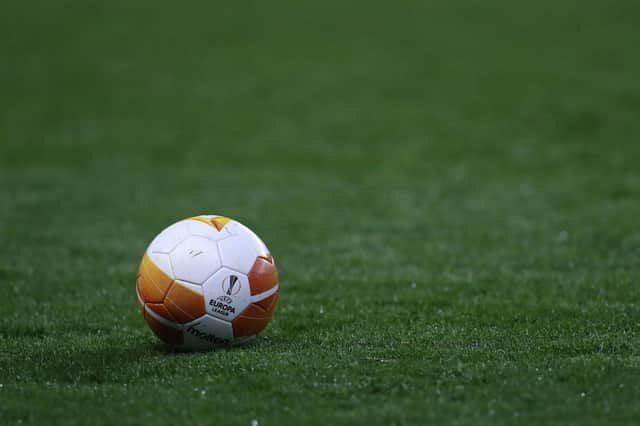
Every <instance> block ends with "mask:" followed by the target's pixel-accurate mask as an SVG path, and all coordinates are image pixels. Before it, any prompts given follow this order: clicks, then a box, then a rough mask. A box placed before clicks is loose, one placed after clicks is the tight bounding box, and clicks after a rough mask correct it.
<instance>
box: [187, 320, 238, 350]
mask: <svg viewBox="0 0 640 426" xmlns="http://www.w3.org/2000/svg"><path fill="white" fill-rule="evenodd" d="M232 341H233V328H232V327H231V323H230V322H228V321H223V320H221V319H218V318H214V317H212V316H210V315H204V316H202V317H200V318H198V319H196V320H195V321H192V322H190V323H188V324H185V326H184V345H185V346H186V347H189V348H193V349H210V348H215V347H217V346H226V345H229V344H230V343H231V342H232Z"/></svg>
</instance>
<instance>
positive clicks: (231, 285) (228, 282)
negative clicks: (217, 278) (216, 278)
mask: <svg viewBox="0 0 640 426" xmlns="http://www.w3.org/2000/svg"><path fill="white" fill-rule="evenodd" d="M241 288H242V283H241V282H240V279H239V278H238V277H237V276H235V275H229V276H228V277H227V278H225V279H224V280H223V281H222V291H224V292H225V293H226V294H227V296H235V295H236V294H238V293H239V292H240V289H241Z"/></svg>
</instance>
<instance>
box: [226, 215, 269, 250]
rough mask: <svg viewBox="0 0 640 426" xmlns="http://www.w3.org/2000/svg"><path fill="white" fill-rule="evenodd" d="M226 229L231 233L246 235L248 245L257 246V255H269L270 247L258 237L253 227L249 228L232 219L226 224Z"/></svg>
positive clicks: (245, 239)
mask: <svg viewBox="0 0 640 426" xmlns="http://www.w3.org/2000/svg"><path fill="white" fill-rule="evenodd" d="M225 229H227V230H228V231H229V233H230V234H231V235H238V236H244V241H246V244H247V245H250V246H252V247H254V248H255V250H256V253H257V254H256V255H257V256H268V255H269V249H268V248H267V246H266V245H265V244H264V242H263V241H262V240H261V239H260V237H258V236H257V235H256V234H255V232H253V231H252V230H251V229H249V228H247V227H246V226H244V225H243V224H241V223H240V222H238V221H236V220H232V221H231V222H229V223H228V224H227V226H225Z"/></svg>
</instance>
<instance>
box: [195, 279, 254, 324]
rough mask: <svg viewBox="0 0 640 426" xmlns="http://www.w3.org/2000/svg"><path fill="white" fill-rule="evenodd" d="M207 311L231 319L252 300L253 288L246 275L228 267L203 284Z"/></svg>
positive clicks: (215, 315) (227, 319) (218, 316)
mask: <svg viewBox="0 0 640 426" xmlns="http://www.w3.org/2000/svg"><path fill="white" fill-rule="evenodd" d="M203 288H204V303H205V309H206V310H207V313H208V314H210V315H212V316H214V317H217V318H220V319H223V320H226V321H231V320H233V319H234V318H235V317H237V316H238V315H240V312H242V311H243V310H244V309H245V308H246V307H247V306H248V305H249V303H250V301H251V289H250V287H249V280H248V278H247V276H246V275H243V274H240V273H238V272H236V271H232V270H230V269H227V268H224V267H223V268H222V269H220V270H219V271H218V272H216V273H215V274H214V275H213V276H212V277H211V278H209V279H208V280H207V282H205V283H204V285H203Z"/></svg>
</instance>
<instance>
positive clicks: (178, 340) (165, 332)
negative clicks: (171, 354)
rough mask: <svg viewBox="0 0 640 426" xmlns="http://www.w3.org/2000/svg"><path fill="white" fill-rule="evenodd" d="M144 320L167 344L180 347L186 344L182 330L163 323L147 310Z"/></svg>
mask: <svg viewBox="0 0 640 426" xmlns="http://www.w3.org/2000/svg"><path fill="white" fill-rule="evenodd" d="M144 319H145V321H146V322H147V324H148V325H149V328H151V330H152V331H153V332H154V333H155V335H156V336H158V337H159V338H160V339H161V340H162V341H164V342H165V343H167V344H169V345H172V346H179V345H182V344H183V343H184V336H183V334H182V331H181V330H178V329H176V328H173V327H169V326H168V325H166V324H163V323H161V322H160V321H158V320H157V319H156V318H154V317H153V315H151V314H150V313H149V312H148V311H146V310H145V312H144Z"/></svg>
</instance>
